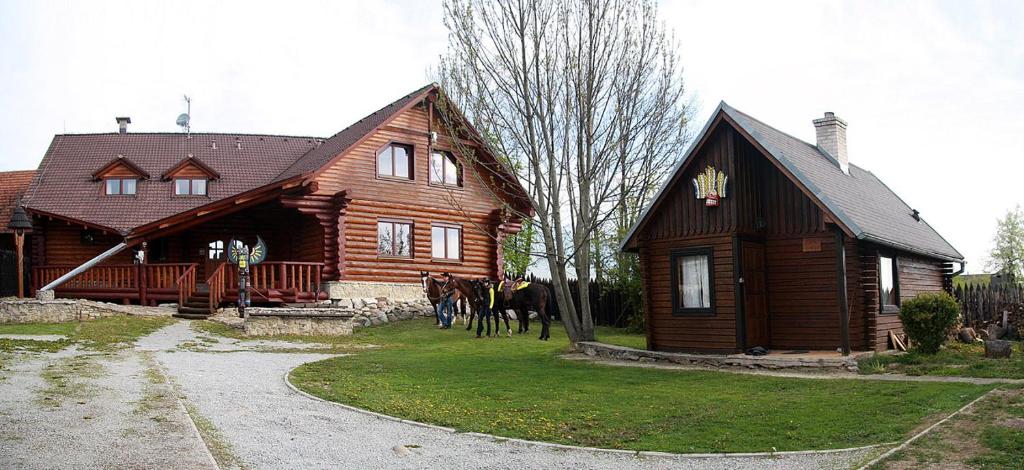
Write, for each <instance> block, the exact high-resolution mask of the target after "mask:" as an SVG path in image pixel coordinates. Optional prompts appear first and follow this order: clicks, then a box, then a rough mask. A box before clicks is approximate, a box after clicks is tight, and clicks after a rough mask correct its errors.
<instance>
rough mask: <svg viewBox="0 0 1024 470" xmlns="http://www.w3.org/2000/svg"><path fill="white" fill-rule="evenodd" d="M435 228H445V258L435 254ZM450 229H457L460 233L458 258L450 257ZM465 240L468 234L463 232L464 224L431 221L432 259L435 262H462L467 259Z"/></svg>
mask: <svg viewBox="0 0 1024 470" xmlns="http://www.w3.org/2000/svg"><path fill="white" fill-rule="evenodd" d="M435 228H441V229H444V255H445V257H443V258H438V257H436V256H434V229H435ZM448 230H457V231H458V233H459V245H458V246H459V256H458V258H450V257H448ZM465 240H466V235H465V233H463V230H462V225H459V224H450V223H442V222H431V224H430V260H431V261H433V262H439V263H461V262H462V261H463V260H464V259H465V258H464V256H465V252H466V247H465V244H464V242H465Z"/></svg>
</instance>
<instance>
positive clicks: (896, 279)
mask: <svg viewBox="0 0 1024 470" xmlns="http://www.w3.org/2000/svg"><path fill="white" fill-rule="evenodd" d="M882 258H889V259H891V260H892V291H893V292H894V293H895V294H896V305H888V304H886V303H885V299H883V298H882ZM877 266H878V313H880V314H883V315H894V314H898V313H900V303H901V302H900V257H899V256H896V253H891V252H885V251H880V252H878V260H877Z"/></svg>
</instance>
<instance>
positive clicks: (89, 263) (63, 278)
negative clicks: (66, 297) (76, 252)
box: [39, 242, 128, 292]
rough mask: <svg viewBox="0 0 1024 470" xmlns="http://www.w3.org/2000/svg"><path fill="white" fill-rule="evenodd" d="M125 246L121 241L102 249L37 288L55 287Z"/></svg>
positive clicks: (47, 289) (47, 288)
mask: <svg viewBox="0 0 1024 470" xmlns="http://www.w3.org/2000/svg"><path fill="white" fill-rule="evenodd" d="M125 248H128V244H127V243H125V242H121V243H118V244H117V245H114V247H113V248H111V249H109V250H107V251H104V252H103V253H100V254H99V256H97V257H95V258H93V259H91V260H89V261H86V262H85V263H82V265H81V266H79V267H77V268H75V269H72V270H71V271H69V272H68V273H67V274H65V275H63V276H61V277H58V278H57V279H55V280H54V281H53V282H51V283H49V284H47V285H46V286H44V287H43V288H42V289H39V292H43V291H49V290H53V289H55V288H56V287H57V286H59V285H61V284H64V283H65V282H67V281H68V280H70V279H71V278H73V277H75V276H77V275H79V274H82V273H84V272H85V271H87V270H88V269H89V268H91V267H93V266H96V265H97V264H99V263H102V262H103V261H104V260H106V259H107V258H110V257H111V256H114V255H116V254H118V253H120V252H122V251H124V249H125Z"/></svg>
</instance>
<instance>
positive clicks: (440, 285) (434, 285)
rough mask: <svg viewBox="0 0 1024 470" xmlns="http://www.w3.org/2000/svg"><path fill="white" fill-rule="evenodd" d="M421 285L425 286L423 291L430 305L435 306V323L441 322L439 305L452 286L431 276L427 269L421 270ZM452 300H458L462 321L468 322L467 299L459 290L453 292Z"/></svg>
mask: <svg viewBox="0 0 1024 470" xmlns="http://www.w3.org/2000/svg"><path fill="white" fill-rule="evenodd" d="M420 285H421V286H422V287H423V293H424V294H426V295H427V300H429V301H430V306H431V307H433V308H434V321H435V322H436V323H435V325H440V324H441V314H440V312H438V311H437V305H438V304H440V303H441V298H442V297H443V296H444V294H445V293H446V292H447V291H449V290H451V289H452V286H451V285H449V283H447V282H441V281H438V280H437V279H434V278H432V277H430V273H428V272H426V271H420ZM452 302H453V305H454V302H458V304H459V310H461V314H456V315H457V316H461V317H462V322H463V323H465V322H466V299H465V298H463V297H462V296H461V295H460V292H459V291H457V290H456V291H455V292H454V293H453V294H452Z"/></svg>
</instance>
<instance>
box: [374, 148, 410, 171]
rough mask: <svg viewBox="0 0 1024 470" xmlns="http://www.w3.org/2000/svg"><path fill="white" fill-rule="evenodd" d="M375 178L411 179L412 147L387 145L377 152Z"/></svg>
mask: <svg viewBox="0 0 1024 470" xmlns="http://www.w3.org/2000/svg"><path fill="white" fill-rule="evenodd" d="M377 176H380V177H384V178H400V179H412V146H411V145H404V144H388V145H387V146H385V147H384V148H382V149H381V150H380V151H379V152H377Z"/></svg>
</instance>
